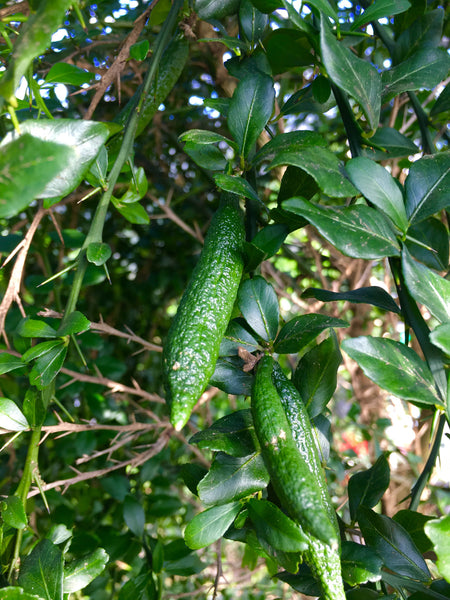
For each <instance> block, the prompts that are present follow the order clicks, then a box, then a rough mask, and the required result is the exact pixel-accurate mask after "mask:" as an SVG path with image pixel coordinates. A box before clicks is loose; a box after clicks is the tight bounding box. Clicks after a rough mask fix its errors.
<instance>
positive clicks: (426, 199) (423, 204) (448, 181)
mask: <svg viewBox="0 0 450 600" xmlns="http://www.w3.org/2000/svg"><path fill="white" fill-rule="evenodd" d="M449 187H450V152H441V153H439V154H433V155H432V156H424V157H423V158H421V159H420V160H417V161H416V162H414V163H413V164H412V165H411V167H410V169H409V174H408V177H407V178H406V181H405V192H406V213H407V215H408V219H409V221H410V223H418V222H419V221H423V220H424V219H426V218H427V217H430V216H431V215H434V214H436V213H438V212H439V211H440V210H441V209H443V208H446V207H447V206H450V194H449V193H448V189H449Z"/></svg>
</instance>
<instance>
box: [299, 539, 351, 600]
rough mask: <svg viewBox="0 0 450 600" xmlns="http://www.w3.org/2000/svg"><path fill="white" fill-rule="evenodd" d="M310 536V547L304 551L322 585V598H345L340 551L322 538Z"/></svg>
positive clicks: (324, 599) (313, 572) (307, 561)
mask: <svg viewBox="0 0 450 600" xmlns="http://www.w3.org/2000/svg"><path fill="white" fill-rule="evenodd" d="M307 537H309V540H310V541H309V548H308V550H306V552H305V553H304V555H303V556H304V559H305V562H306V564H307V565H308V566H309V567H310V569H311V571H312V574H313V575H314V577H315V578H316V579H317V580H318V581H320V585H321V586H322V595H321V596H320V597H321V599H322V600H345V591H344V583H343V581H342V572H341V559H340V556H339V551H338V550H337V549H335V548H330V546H328V544H324V543H323V542H322V541H321V540H318V539H317V538H314V537H313V536H308V534H307Z"/></svg>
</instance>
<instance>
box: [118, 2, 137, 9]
mask: <svg viewBox="0 0 450 600" xmlns="http://www.w3.org/2000/svg"><path fill="white" fill-rule="evenodd" d="M120 4H121V5H122V6H127V7H128V8H131V9H133V8H137V7H138V6H139V2H138V1H137V0H120Z"/></svg>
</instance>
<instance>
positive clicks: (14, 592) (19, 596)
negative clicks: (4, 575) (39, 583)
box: [2, 586, 42, 600]
mask: <svg viewBox="0 0 450 600" xmlns="http://www.w3.org/2000/svg"><path fill="white" fill-rule="evenodd" d="M2 600H42V599H41V598H40V596H36V595H35V594H28V593H27V592H25V591H24V589H23V588H21V587H18V586H13V587H5V588H2Z"/></svg>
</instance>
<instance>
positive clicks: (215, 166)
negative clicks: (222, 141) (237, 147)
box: [183, 142, 227, 171]
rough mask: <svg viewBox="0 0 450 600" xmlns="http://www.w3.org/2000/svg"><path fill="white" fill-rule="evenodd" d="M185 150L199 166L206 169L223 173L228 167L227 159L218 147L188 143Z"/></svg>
mask: <svg viewBox="0 0 450 600" xmlns="http://www.w3.org/2000/svg"><path fill="white" fill-rule="evenodd" d="M183 150H184V152H186V154H187V155H188V156H190V157H191V158H192V160H193V161H194V162H195V163H196V164H197V165H199V166H200V167H203V168H204V169H209V170H210V171H223V170H224V169H225V168H226V166H227V159H226V158H225V156H224V154H223V152H221V151H220V150H219V148H217V147H216V146H212V145H210V144H198V143H197V142H187V143H186V144H185V145H184V148H183Z"/></svg>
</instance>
